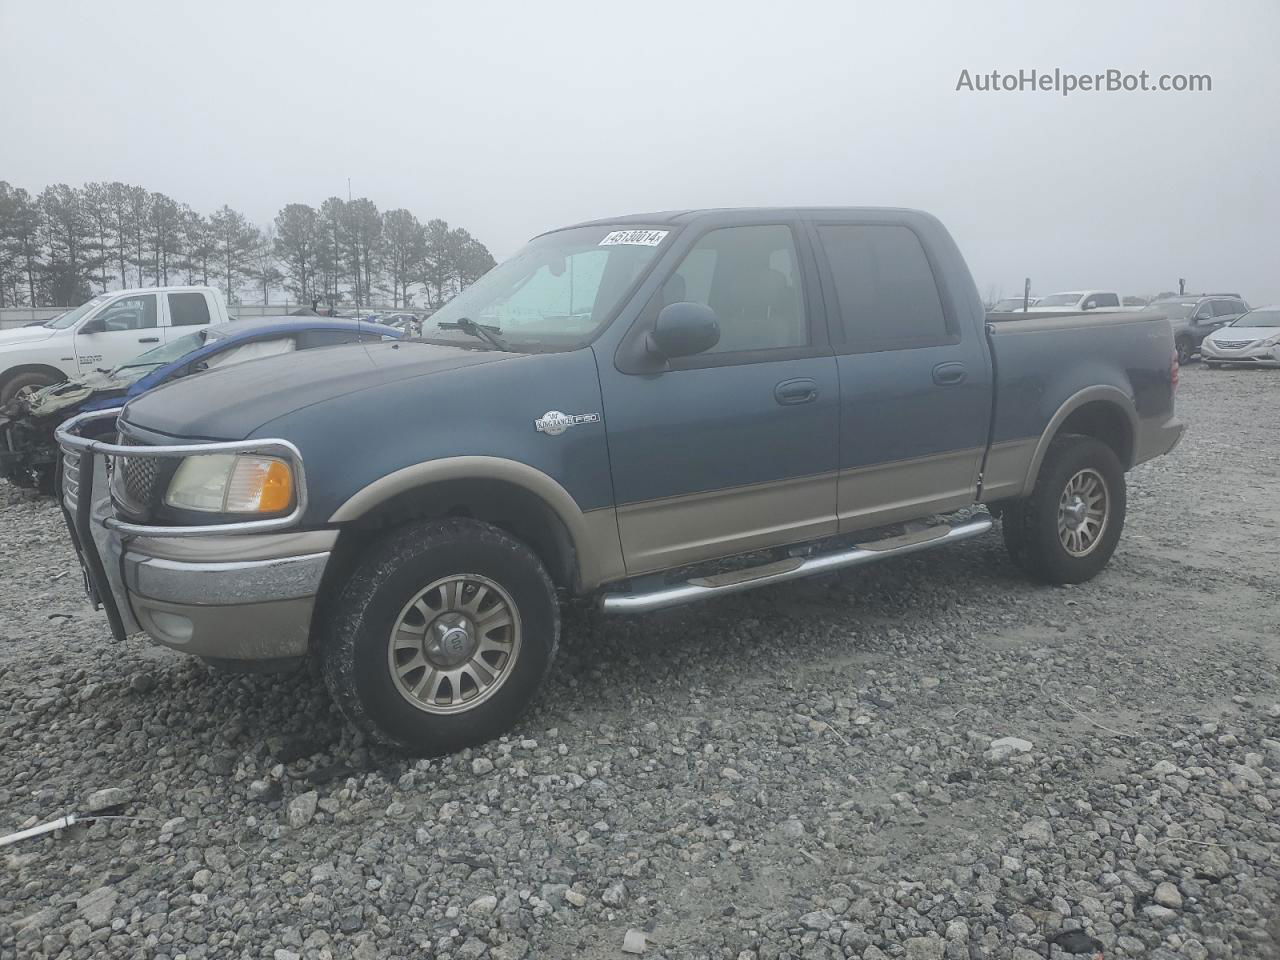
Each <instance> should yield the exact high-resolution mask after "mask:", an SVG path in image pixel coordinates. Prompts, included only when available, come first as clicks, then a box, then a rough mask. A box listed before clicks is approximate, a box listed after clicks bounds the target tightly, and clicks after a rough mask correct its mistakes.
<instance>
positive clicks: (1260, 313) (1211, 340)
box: [1200, 305, 1280, 369]
mask: <svg viewBox="0 0 1280 960" xmlns="http://www.w3.org/2000/svg"><path fill="white" fill-rule="evenodd" d="M1200 356H1201V357H1202V358H1203V359H1204V362H1205V364H1206V365H1207V366H1209V367H1211V368H1214V369H1216V368H1218V367H1221V366H1224V365H1236V364H1239V365H1241V366H1250V367H1259V366H1273V365H1274V366H1280V305H1277V306H1272V307H1259V308H1258V309H1256V310H1250V311H1249V312H1248V313H1246V314H1245V315H1244V316H1242V317H1238V318H1236V319H1235V320H1233V321H1232V322H1231V323H1230V324H1228V325H1227V326H1225V327H1220V328H1219V329H1217V330H1215V331H1214V332H1213V333H1211V334H1209V335H1208V336H1207V337H1205V338H1204V341H1203V342H1202V343H1201V344H1200Z"/></svg>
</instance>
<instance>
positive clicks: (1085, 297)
mask: <svg viewBox="0 0 1280 960" xmlns="http://www.w3.org/2000/svg"><path fill="white" fill-rule="evenodd" d="M1132 309H1134V308H1133V307H1126V306H1124V300H1123V299H1122V298H1121V296H1120V294H1118V293H1116V292H1115V291H1114V290H1067V291H1065V292H1063V293H1050V294H1048V295H1046V296H1043V297H1041V298H1040V299H1039V300H1038V301H1037V302H1036V305H1035V306H1034V307H1029V308H1028V309H1027V312H1028V313H1085V312H1086V311H1095V310H1096V311H1097V312H1099V313H1123V312H1124V311H1126V310H1132Z"/></svg>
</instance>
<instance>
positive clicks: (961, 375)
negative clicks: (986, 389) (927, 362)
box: [933, 360, 969, 387]
mask: <svg viewBox="0 0 1280 960" xmlns="http://www.w3.org/2000/svg"><path fill="white" fill-rule="evenodd" d="M968 375H969V371H967V370H965V368H964V364H963V363H957V362H956V361H954V360H952V361H949V362H948V363H940V364H938V365H937V366H936V367H934V368H933V382H934V383H936V384H937V385H938V386H940V387H952V386H955V385H956V384H957V383H964V380H965V377H967V376H968Z"/></svg>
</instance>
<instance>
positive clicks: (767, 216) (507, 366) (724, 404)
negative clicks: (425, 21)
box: [125, 208, 1173, 526]
mask: <svg viewBox="0 0 1280 960" xmlns="http://www.w3.org/2000/svg"><path fill="white" fill-rule="evenodd" d="M604 222H606V223H619V224H622V223H629V222H635V223H644V224H648V225H653V224H661V225H665V226H666V227H667V228H668V230H669V233H670V234H671V236H670V237H669V238H668V240H667V241H665V242H664V246H663V250H662V251H661V253H660V254H659V256H658V257H657V258H656V259H655V261H654V262H653V263H652V264H651V265H650V266H649V267H648V268H647V270H646V272H645V273H644V274H643V275H642V276H641V277H640V278H638V280H637V281H636V283H635V286H634V287H633V289H632V292H631V294H630V295H629V296H628V297H626V298H625V299H624V302H622V303H621V304H620V305H619V306H618V307H617V309H616V310H615V311H614V313H613V314H612V316H611V317H610V318H609V320H608V322H606V323H605V324H604V326H603V327H602V328H601V329H600V330H599V331H598V333H597V334H596V335H595V339H594V340H593V342H592V343H590V344H589V345H586V346H582V347H579V348H577V349H573V350H566V351H562V352H544V353H534V354H517V353H509V352H505V351H501V350H491V349H488V348H487V347H485V346H483V345H481V344H474V345H472V344H457V345H454V344H437V343H432V344H428V343H422V342H404V343H400V344H373V345H355V346H347V347H335V348H332V349H329V350H324V351H309V352H307V353H303V354H298V355H290V356H281V357H275V358H269V359H264V360H260V361H256V362H255V363H252V364H245V365H243V366H242V367H231V368H226V369H222V370H215V371H212V372H210V373H207V374H204V375H202V376H201V377H199V378H197V379H194V380H192V381H191V382H189V383H188V382H182V381H178V382H173V383H169V384H167V385H165V386H163V387H161V388H159V389H156V390H152V391H151V392H149V393H146V394H145V395H143V396H140V397H137V398H136V399H134V400H132V401H131V402H130V404H129V406H128V408H127V410H126V412H125V421H126V423H127V424H130V425H134V426H136V427H139V428H142V430H143V431H146V432H148V433H150V434H152V435H157V436H164V437H183V438H205V439H217V440H237V439H244V438H247V437H262V438H268V437H275V438H283V439H286V440H289V441H291V442H292V443H294V444H295V445H297V446H298V447H299V449H300V450H301V451H302V454H303V458H304V461H305V463H306V467H307V474H308V481H309V484H308V492H309V508H308V511H307V515H306V517H305V518H304V523H305V524H306V525H308V526H321V525H323V524H325V523H326V522H327V521H328V519H329V517H331V516H332V514H333V512H334V511H335V510H336V509H337V508H338V507H339V506H340V505H341V504H343V503H344V502H345V501H347V500H348V499H349V498H350V497H352V496H353V495H355V494H356V493H358V492H359V491H360V490H362V489H364V488H366V487H368V486H369V485H370V484H372V483H374V482H376V481H377V480H379V479H380V478H382V477H385V476H387V475H388V474H391V473H394V472H395V471H397V470H400V469H402V468H405V467H409V466H413V465H415V464H419V463H424V462H428V461H431V460H435V459H441V458H449V457H460V456H471V455H480V456H490V457H500V458H505V459H509V460H514V461H518V462H520V463H523V464H527V465H529V466H531V467H534V468H535V469H537V470H539V471H541V472H542V473H544V474H546V475H547V476H549V477H551V478H552V479H554V480H555V481H557V482H558V483H559V484H560V485H561V486H562V487H564V488H565V489H566V490H567V491H568V492H569V493H570V495H571V496H572V497H573V499H574V501H576V503H577V505H578V507H579V508H580V509H581V510H582V511H584V512H585V511H591V510H597V509H601V508H609V507H616V506H626V505H631V504H638V503H645V502H647V501H653V500H662V499H664V498H671V497H679V496H685V495H690V494H699V493H707V492H710V491H716V490H725V489H729V488H734V487H746V486H750V485H753V484H767V483H773V482H777V481H785V480H787V479H790V478H802V477H810V476H815V475H827V474H833V475H834V474H836V473H838V472H839V471H843V470H858V469H861V468H867V467H875V466H877V465H881V464H885V463H892V462H896V461H910V460H913V459H918V458H929V457H934V456H939V455H941V456H946V455H950V454H955V453H956V452H957V451H961V452H972V455H973V457H974V471H973V475H974V482H975V484H976V478H977V470H978V467H979V466H980V465H981V463H982V460H983V457H984V455H985V452H986V450H987V449H988V446H989V444H990V443H991V442H1003V441H1010V440H1021V439H1032V438H1038V437H1040V436H1041V434H1042V433H1043V432H1044V431H1045V429H1046V426H1047V425H1048V424H1049V422H1050V420H1051V418H1052V417H1053V415H1054V413H1055V412H1056V411H1057V410H1058V409H1059V408H1060V407H1061V406H1062V404H1063V403H1064V402H1066V401H1067V400H1068V399H1069V398H1070V397H1071V396H1073V395H1074V394H1076V393H1078V392H1079V391H1080V390H1081V389H1083V388H1085V387H1090V386H1097V385H1109V386H1113V387H1115V388H1117V390H1118V391H1119V392H1120V393H1122V394H1123V395H1124V397H1126V398H1128V401H1127V402H1129V403H1130V404H1131V406H1132V410H1131V411H1130V412H1129V415H1130V416H1133V415H1135V414H1136V417H1138V418H1148V417H1152V418H1161V417H1170V416H1171V415H1172V403H1173V400H1172V387H1171V382H1170V366H1169V356H1170V350H1171V347H1172V338H1171V333H1170V329H1169V326H1168V323H1167V321H1162V320H1160V319H1156V320H1143V321H1140V322H1133V321H1132V320H1131V319H1129V318H1127V317H1121V316H1120V315H1116V318H1117V319H1116V321H1115V322H1114V323H1113V324H1099V323H1093V324H1092V325H1087V326H1078V325H1077V326H1072V325H1071V324H1069V323H1067V324H1063V325H1062V326H1061V328H1060V329H1059V328H1055V327H1054V326H1053V325H1052V324H1047V325H1046V324H1045V323H1044V322H1043V321H1014V322H1009V323H1004V324H1000V325H999V329H998V330H996V331H995V332H994V333H992V332H991V331H990V329H989V327H988V323H987V318H986V316H985V314H984V312H983V308H982V304H981V301H980V298H979V296H978V291H977V289H976V287H975V285H974V282H973V279H972V277H971V276H970V274H969V271H968V268H967V267H966V265H965V263H964V260H963V258H962V257H961V255H960V252H959V250H958V249H957V248H956V245H955V243H954V242H953V241H952V239H951V237H950V235H949V234H948V233H947V231H946V230H945V229H944V228H943V226H942V225H941V224H940V223H939V222H938V221H937V220H936V219H934V218H933V217H931V216H929V215H927V214H924V213H920V212H918V211H910V210H896V209H892V210H891V209H876V208H832V209H820V208H810V209H771V210H711V211H680V212H674V213H664V214H653V215H645V216H637V217H632V218H618V219H615V220H610V221H604ZM830 223H836V224H893V225H899V226H905V227H908V228H909V229H911V230H912V231H914V232H915V234H916V235H917V237H918V238H919V240H920V242H921V245H922V248H923V249H924V250H925V252H926V254H927V257H928V260H929V263H930V265H931V268H932V270H933V273H934V278H935V280H936V283H937V287H938V292H939V295H940V297H941V299H942V301H943V309H944V313H945V317H946V320H947V324H948V328H949V330H951V331H952V332H953V333H954V336H953V337H952V338H951V342H945V343H940V344H935V345H931V346H926V347H920V348H916V349H892V350H881V351H879V352H855V351H854V350H853V349H852V346H851V345H847V344H846V343H845V342H844V333H843V331H842V330H841V329H840V318H839V316H838V314H837V310H836V307H835V302H834V293H833V283H832V280H833V278H832V276H831V269H832V268H831V265H830V264H829V263H827V261H826V259H825V254H824V252H823V248H822V244H821V238H820V235H819V233H818V230H817V227H818V226H819V225H823V224H830ZM757 224H769V225H778V224H785V225H787V226H789V227H790V228H791V229H792V230H793V232H794V237H795V240H796V249H797V255H798V267H799V270H800V283H801V285H802V289H803V298H804V305H805V310H806V312H807V315H808V316H807V319H808V322H809V331H810V343H809V345H808V346H807V347H804V348H800V349H797V350H795V351H793V352H792V353H789V354H786V355H779V354H776V353H773V352H770V351H760V352H759V353H760V355H758V356H753V357H743V358H741V359H740V362H734V363H720V364H717V363H714V362H708V363H704V364H703V365H701V366H699V365H697V363H696V362H695V363H694V364H693V365H692V366H689V365H686V366H680V365H676V364H673V365H672V367H671V368H669V369H661V370H658V369H652V370H649V371H647V372H644V371H637V370H636V369H634V367H633V366H632V362H633V358H634V353H635V349H636V344H637V343H640V342H643V334H644V332H645V330H646V329H647V327H646V326H645V325H646V324H647V323H649V322H650V318H651V317H652V316H653V303H654V298H655V296H656V295H657V294H658V291H659V290H660V288H661V286H662V284H663V283H664V282H665V280H666V278H667V277H668V276H670V274H671V272H672V271H673V270H674V269H675V267H676V266H677V265H678V264H679V263H680V261H681V259H682V258H683V257H684V255H685V253H687V252H688V250H689V249H690V247H691V246H692V245H693V244H694V243H695V242H696V241H697V239H698V238H699V237H700V236H701V235H702V234H704V233H706V232H707V231H709V230H712V229H717V228H722V227H729V226H735V225H757ZM1020 322H1021V323H1024V324H1027V325H1026V326H1024V327H1022V328H1021V329H1019V326H1018V324H1019V323H1020ZM693 359H694V360H695V361H696V359H697V358H693ZM957 370H958V371H959V372H960V373H962V376H960V377H959V378H958V379H953V380H948V379H947V378H948V377H949V376H951V375H952V374H955V373H956V372H957ZM797 379H801V380H806V381H812V385H813V388H814V391H815V393H814V396H813V397H812V398H811V399H809V400H808V401H805V402H801V403H799V404H796V405H788V404H787V403H785V402H784V401H783V400H780V399H778V396H777V395H776V391H777V390H779V389H780V388H779V385H780V384H783V383H785V382H789V381H792V380H797ZM549 411H559V412H561V413H564V414H570V415H574V414H596V413H598V414H600V415H601V417H600V419H599V420H598V421H596V422H590V423H582V424H578V425H576V426H573V427H571V428H570V429H568V430H566V431H565V432H564V433H562V434H561V435H559V436H548V435H547V434H545V433H541V432H539V431H537V430H536V429H535V427H534V421H535V420H536V419H537V418H539V417H541V416H542V415H544V414H546V413H547V412H549ZM961 470H963V466H962V467H961ZM833 499H834V497H833ZM824 509H825V507H824ZM831 509H832V513H833V514H834V512H835V510H836V504H835V503H832V506H831Z"/></svg>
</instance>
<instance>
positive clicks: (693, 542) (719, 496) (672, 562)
mask: <svg viewBox="0 0 1280 960" xmlns="http://www.w3.org/2000/svg"><path fill="white" fill-rule="evenodd" d="M835 502H836V475H835V473H824V474H818V475H815V476H811V477H797V478H792V479H787V480H777V481H770V482H768V483H755V484H749V485H744V486H741V487H732V488H730V489H727V490H712V491H708V492H706V493H695V494H689V495H684V496H679V497H667V498H664V499H661V500H646V501H644V502H642V503H629V504H626V505H624V506H621V507H619V508H618V531H619V533H620V534H621V537H622V543H623V548H624V552H625V556H626V563H627V569H628V571H629V572H630V573H631V575H632V576H635V575H637V574H641V573H650V572H653V571H655V570H665V569H668V568H670V567H678V566H682V565H684V564H687V563H696V562H697V561H699V560H710V559H714V558H716V557H727V556H732V555H733V554H737V553H747V552H749V551H751V550H759V549H762V548H764V547H772V546H779V545H781V544H786V543H797V542H800V541H803V540H814V539H817V538H819V537H826V536H831V535H832V534H834V533H835V532H836V522H835V515H834V510H835Z"/></svg>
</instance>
